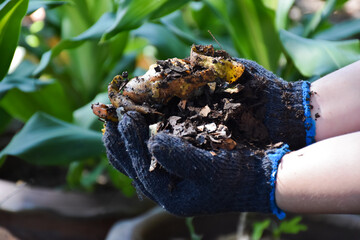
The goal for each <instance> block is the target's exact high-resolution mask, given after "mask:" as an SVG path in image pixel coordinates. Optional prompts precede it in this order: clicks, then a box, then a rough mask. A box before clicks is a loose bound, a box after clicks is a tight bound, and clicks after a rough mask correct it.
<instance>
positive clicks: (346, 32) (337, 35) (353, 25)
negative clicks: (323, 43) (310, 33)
mask: <svg viewBox="0 0 360 240" xmlns="http://www.w3.org/2000/svg"><path fill="white" fill-rule="evenodd" d="M359 33H360V19H353V20H348V21H344V22H340V23H336V24H335V25H334V26H333V27H331V28H328V29H326V30H324V31H322V32H319V33H317V34H315V36H314V38H315V39H323V40H341V39H345V38H349V37H352V36H355V35H357V34H359Z"/></svg>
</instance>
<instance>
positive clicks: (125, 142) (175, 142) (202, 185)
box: [103, 112, 289, 218]
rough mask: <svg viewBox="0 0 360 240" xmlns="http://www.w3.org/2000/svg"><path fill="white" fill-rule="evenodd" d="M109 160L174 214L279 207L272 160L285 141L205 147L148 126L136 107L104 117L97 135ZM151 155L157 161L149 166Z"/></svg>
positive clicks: (283, 150) (283, 149)
mask: <svg viewBox="0 0 360 240" xmlns="http://www.w3.org/2000/svg"><path fill="white" fill-rule="evenodd" d="M103 140H104V143H105V147H106V149H107V155H108V158H109V160H110V162H111V164H112V165H113V166H114V167H115V168H116V169H118V170H119V171H121V172H123V173H125V174H126V175H128V176H129V177H130V178H132V179H133V181H134V185H135V186H136V188H137V189H138V190H140V191H142V192H143V193H144V194H145V195H146V196H148V197H149V198H150V199H153V200H154V201H156V202H157V203H158V204H159V205H160V206H162V207H163V208H165V209H166V210H168V211H169V212H172V213H174V214H176V215H182V216H192V215H198V214H212V213H222V212H235V211H255V212H272V213H275V214H276V215H277V216H278V217H279V218H282V217H284V213H283V212H282V211H281V210H280V209H278V208H277V206H276V203H275V196H274V195H275V194H274V193H275V179H276V172H277V167H278V162H279V160H280V159H281V158H282V156H283V155H284V154H285V153H286V152H288V151H289V150H288V148H287V145H279V146H277V147H272V148H268V149H257V148H254V147H253V148H251V147H245V146H239V145H238V146H237V148H236V149H235V150H231V151H227V150H219V151H218V152H216V153H214V152H210V151H206V150H203V149H199V148H196V147H194V146H192V145H191V144H189V143H187V142H185V141H183V140H182V139H180V138H177V137H174V136H172V135H169V134H166V133H158V134H157V135H155V136H154V137H151V138H150V139H149V129H148V125H147V124H146V122H145V120H144V118H143V117H142V116H141V114H139V113H137V112H127V113H126V114H124V116H123V118H122V119H121V120H120V122H119V123H114V122H110V121H109V122H107V123H106V131H105V134H104V136H103ZM152 160H156V161H157V163H158V166H157V167H156V168H155V169H154V170H153V171H149V167H150V164H151V161H152Z"/></svg>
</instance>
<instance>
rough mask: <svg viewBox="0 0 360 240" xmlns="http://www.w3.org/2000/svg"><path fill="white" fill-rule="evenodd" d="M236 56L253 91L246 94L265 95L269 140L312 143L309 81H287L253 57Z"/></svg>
mask: <svg viewBox="0 0 360 240" xmlns="http://www.w3.org/2000/svg"><path fill="white" fill-rule="evenodd" d="M236 60H237V61H238V62H241V63H242V64H243V65H244V66H245V71H244V73H243V76H242V77H241V78H242V79H243V80H242V81H246V83H247V86H246V87H249V88H250V89H251V91H252V93H251V94H249V95H256V96H259V97H265V102H264V104H265V114H264V119H263V123H264V125H265V126H266V128H267V130H268V133H269V137H270V139H271V140H272V142H275V143H276V142H286V143H287V144H289V145H290V148H291V149H300V148H302V147H304V146H306V145H309V144H311V143H313V142H314V141H315V139H314V138H315V122H314V120H313V119H312V118H311V112H310V109H311V105H310V94H311V93H310V83H309V82H307V81H297V82H286V81H284V80H283V79H281V78H279V77H277V76H276V75H275V74H273V73H272V72H270V71H268V70H266V69H265V68H263V67H262V66H260V65H259V64H257V63H256V62H254V61H250V60H246V59H239V58H236ZM246 83H245V84H246ZM244 90H246V88H245V89H244Z"/></svg>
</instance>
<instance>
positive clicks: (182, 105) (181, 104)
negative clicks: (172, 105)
mask: <svg viewBox="0 0 360 240" xmlns="http://www.w3.org/2000/svg"><path fill="white" fill-rule="evenodd" d="M186 103H187V100H186V99H184V100H181V101H180V102H179V104H178V107H179V108H181V109H182V110H185V108H186Z"/></svg>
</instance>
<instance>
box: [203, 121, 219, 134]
mask: <svg viewBox="0 0 360 240" xmlns="http://www.w3.org/2000/svg"><path fill="white" fill-rule="evenodd" d="M216 128H217V127H216V124H215V123H209V124H206V125H205V130H206V131H207V132H209V133H211V132H215V131H216Z"/></svg>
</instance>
